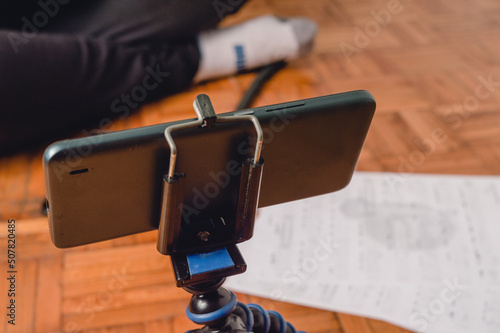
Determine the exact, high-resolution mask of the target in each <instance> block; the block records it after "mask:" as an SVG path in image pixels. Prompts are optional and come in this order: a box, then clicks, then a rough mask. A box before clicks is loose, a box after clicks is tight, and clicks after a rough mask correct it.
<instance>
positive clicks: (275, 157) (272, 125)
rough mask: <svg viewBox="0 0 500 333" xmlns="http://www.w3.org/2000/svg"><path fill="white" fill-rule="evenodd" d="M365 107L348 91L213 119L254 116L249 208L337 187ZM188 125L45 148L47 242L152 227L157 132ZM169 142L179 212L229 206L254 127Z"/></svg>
mask: <svg viewBox="0 0 500 333" xmlns="http://www.w3.org/2000/svg"><path fill="white" fill-rule="evenodd" d="M374 111H375V101H374V98H373V96H372V95H371V94H370V93H369V92H367V91H352V92H346V93H340V94H334V95H328V96H322V97H316V98H311V99H305V100H299V101H293V102H287V103H281V104H275V105H269V106H263V107H257V108H251V109H245V110H239V111H234V112H229V113H225V114H220V116H231V115H254V116H255V117H256V118H257V119H258V120H259V123H260V125H261V127H262V130H263V133H264V142H263V148H262V158H263V159H264V167H263V174H262V182H261V191H260V198H259V204H258V206H259V207H265V206H270V205H275V204H279V203H284V202H288V201H293V200H298V199H303V198H307V197H312V196H317V195H321V194H325V193H330V192H334V191H338V190H340V189H342V188H344V187H345V186H346V185H347V184H348V183H349V182H350V180H351V177H352V174H353V172H354V169H355V167H356V163H357V160H358V157H359V154H360V152H361V149H362V147H363V143H364V140H365V137H366V135H367V132H368V129H369V126H370V123H371V120H372V117H373V114H374ZM193 114H194V111H193ZM191 120H193V119H189V120H184V121H178V122H173V123H167V124H160V125H153V126H147V127H142V128H136V129H130V130H124V131H117V132H112V133H106V134H99V135H95V136H89V137H84V138H78V139H72V140H64V141H59V142H56V143H53V144H52V145H50V146H49V147H48V148H47V149H46V151H45V153H44V177H45V184H46V197H47V201H48V207H49V209H48V212H49V213H48V215H49V223H50V230H51V236H52V240H53V242H54V244H55V245H56V246H57V247H61V248H65V247H72V246H78V245H83V244H88V243H94V242H98V241H102V240H107V239H111V238H116V237H121V236H125V235H130V234H135V233H140V232H144V231H148V230H153V229H157V228H158V223H159V218H160V212H161V203H162V179H163V177H164V175H165V173H166V172H167V170H168V167H169V160H170V149H169V146H168V144H167V142H166V140H165V136H164V131H165V128H166V127H168V126H171V125H173V124H179V123H183V122H186V121H191ZM173 138H174V140H175V143H176V145H177V149H178V157H177V163H176V171H178V172H183V173H185V174H186V182H185V188H184V193H183V196H184V201H183V202H184V207H183V209H184V211H183V214H184V213H185V214H187V215H188V216H190V217H192V218H193V219H195V220H197V221H201V220H204V219H205V220H206V219H210V217H212V216H213V215H214V214H220V212H221V211H222V212H223V211H225V209H226V208H228V209H229V207H233V206H234V203H235V200H237V195H238V189H239V188H238V184H239V173H241V167H240V166H241V163H242V161H244V160H246V159H247V158H248V157H251V156H252V154H253V149H254V147H255V140H256V135H255V129H254V126H253V124H252V123H251V122H221V123H216V126H214V127H213V128H210V129H206V128H200V127H194V128H189V129H185V130H180V131H176V132H174V133H173ZM185 227H186V228H188V227H189V226H185Z"/></svg>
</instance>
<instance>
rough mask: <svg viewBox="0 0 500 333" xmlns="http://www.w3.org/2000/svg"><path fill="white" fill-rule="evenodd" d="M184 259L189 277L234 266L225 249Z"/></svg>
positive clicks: (187, 256) (191, 255)
mask: <svg viewBox="0 0 500 333" xmlns="http://www.w3.org/2000/svg"><path fill="white" fill-rule="evenodd" d="M186 258H187V262H188V266H189V273H190V274H191V276H194V275H198V274H203V273H210V272H213V271H217V270H220V269H224V268H229V267H233V266H234V262H233V259H232V258H231V256H230V255H229V252H228V251H227V248H225V247H224V248H222V249H218V250H215V251H212V252H207V253H195V254H188V255H186Z"/></svg>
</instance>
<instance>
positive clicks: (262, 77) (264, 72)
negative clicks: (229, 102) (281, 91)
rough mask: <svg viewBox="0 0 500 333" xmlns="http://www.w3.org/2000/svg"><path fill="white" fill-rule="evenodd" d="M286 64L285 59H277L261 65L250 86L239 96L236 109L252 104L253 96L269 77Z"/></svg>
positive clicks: (255, 95) (245, 107)
mask: <svg viewBox="0 0 500 333" xmlns="http://www.w3.org/2000/svg"><path fill="white" fill-rule="evenodd" d="M285 66H286V62H285V61H283V60H282V61H278V62H275V63H272V64H269V65H267V66H265V67H263V68H262V69H261V70H260V71H259V74H257V77H256V78H255V80H254V81H253V82H252V84H251V85H250V87H249V88H248V89H247V91H246V92H245V95H243V97H242V98H241V101H240V103H239V104H238V107H237V108H236V110H241V109H247V108H249V107H251V106H252V102H253V101H254V100H255V97H257V95H258V94H259V93H260V91H261V90H262V88H263V87H264V85H265V84H266V82H267V81H269V79H271V77H272V76H273V75H274V74H276V73H277V72H278V71H279V70H280V69H282V68H283V67H285Z"/></svg>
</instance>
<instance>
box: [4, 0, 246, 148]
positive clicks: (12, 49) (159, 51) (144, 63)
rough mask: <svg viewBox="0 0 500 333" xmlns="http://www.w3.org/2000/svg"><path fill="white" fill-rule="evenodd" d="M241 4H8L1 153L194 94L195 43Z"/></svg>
mask: <svg viewBox="0 0 500 333" xmlns="http://www.w3.org/2000/svg"><path fill="white" fill-rule="evenodd" d="M244 2H245V1H244V0H239V1H235V0H230V1H229V0H224V1H222V0H215V1H214V0H195V1H194V0H193V1H191V0H80V1H79V0H39V1H33V0H31V1H28V0H24V1H23V0H17V1H16V0H6V1H2V4H1V5H0V152H2V151H8V150H12V149H18V148H19V146H22V145H24V144H27V143H30V142H33V141H36V140H40V139H45V140H46V139H57V138H62V137H63V136H64V135H67V134H68V132H67V131H68V130H74V129H76V128H82V127H83V126H88V125H89V124H93V126H94V127H96V125H97V126H100V127H103V126H104V125H105V124H103V123H102V122H106V121H108V120H109V119H112V118H115V117H122V118H123V117H125V116H127V115H128V114H129V113H130V112H132V111H133V110H135V109H137V108H138V107H139V106H140V105H142V104H143V103H146V102H148V101H152V100H155V99H158V98H161V97H164V96H166V95H168V94H171V93H174V92H177V91H179V90H181V89H184V88H186V87H188V86H189V85H190V83H191V80H192V78H193V77H194V75H195V74H196V71H197V69H198V62H199V59H200V51H199V49H198V46H197V43H196V35H197V34H198V33H199V32H200V31H202V30H206V29H209V28H213V27H215V26H216V25H217V23H218V22H219V21H220V20H221V19H222V18H223V17H224V16H225V15H228V14H231V13H233V12H235V11H236V10H238V9H239V8H240V7H241V6H242V5H243V4H244Z"/></svg>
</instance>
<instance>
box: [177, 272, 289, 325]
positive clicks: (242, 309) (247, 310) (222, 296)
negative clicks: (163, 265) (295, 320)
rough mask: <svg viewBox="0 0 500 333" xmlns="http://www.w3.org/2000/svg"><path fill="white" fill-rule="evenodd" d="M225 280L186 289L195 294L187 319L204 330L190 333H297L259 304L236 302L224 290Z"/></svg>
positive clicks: (232, 294)
mask: <svg viewBox="0 0 500 333" xmlns="http://www.w3.org/2000/svg"><path fill="white" fill-rule="evenodd" d="M224 280H225V279H220V280H218V281H213V282H208V283H203V284H198V285H192V286H188V287H185V288H184V289H185V290H186V291H188V292H190V293H192V294H193V296H192V297H191V300H190V302H189V305H188V307H187V309H186V314H187V316H188V318H189V319H190V320H191V321H193V322H194V323H196V324H199V325H205V326H204V327H203V328H200V329H196V330H192V331H189V333H208V332H210V333H248V332H253V333H296V332H297V331H296V330H295V328H294V327H293V326H292V325H291V324H290V323H287V322H286V321H285V320H284V319H283V317H282V316H281V315H280V314H279V313H278V312H275V311H267V312H266V311H265V310H264V309H263V308H262V307H261V306H259V305H257V304H249V305H245V304H243V303H240V302H237V300H236V295H235V294H234V293H232V292H230V291H228V290H227V289H225V288H223V287H221V286H222V283H223V282H224Z"/></svg>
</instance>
